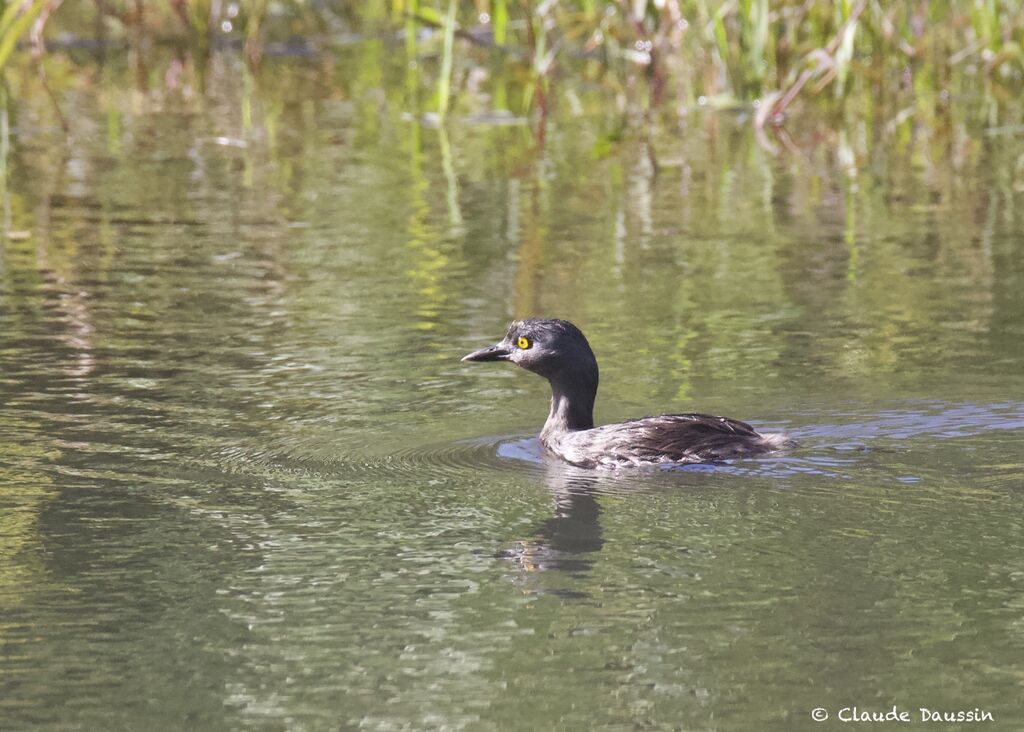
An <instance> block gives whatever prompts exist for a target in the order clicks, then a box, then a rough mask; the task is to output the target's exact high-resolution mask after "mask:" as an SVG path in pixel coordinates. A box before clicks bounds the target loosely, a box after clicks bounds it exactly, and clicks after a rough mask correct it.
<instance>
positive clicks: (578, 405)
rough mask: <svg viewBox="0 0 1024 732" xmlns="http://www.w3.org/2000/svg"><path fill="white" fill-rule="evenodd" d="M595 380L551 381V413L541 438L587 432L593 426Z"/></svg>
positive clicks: (595, 393)
mask: <svg viewBox="0 0 1024 732" xmlns="http://www.w3.org/2000/svg"><path fill="white" fill-rule="evenodd" d="M596 382H597V379H596V377H595V378H594V379H593V380H590V379H587V380H585V381H582V382H581V381H575V380H574V381H572V382H563V381H561V380H554V379H552V380H551V411H550V412H549V413H548V421H547V422H545V423H544V429H543V430H542V431H541V438H542V439H543V438H545V437H548V436H550V435H553V434H557V433H560V432H574V431H577V430H589V429H590V428H591V427H593V426H594V397H595V396H596V395H597V383H596Z"/></svg>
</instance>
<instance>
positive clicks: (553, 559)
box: [501, 461, 604, 575]
mask: <svg viewBox="0 0 1024 732" xmlns="http://www.w3.org/2000/svg"><path fill="white" fill-rule="evenodd" d="M547 462H548V465H547V471H546V474H545V483H546V484H547V486H548V488H549V489H550V490H551V492H552V494H553V495H554V498H555V512H554V515H553V516H552V517H551V518H549V519H546V520H545V521H544V522H543V523H542V524H541V525H540V527H539V528H538V529H537V532H536V534H535V535H534V536H532V537H530V538H528V539H521V540H519V541H517V542H516V543H515V544H514V545H513V547H512V548H510V549H508V550H506V551H504V552H502V554H501V556H503V557H507V558H509V559H511V560H512V561H513V563H514V564H515V565H516V566H517V567H519V568H520V569H522V570H523V571H525V572H538V571H541V570H548V569H555V570H560V571H562V572H569V573H571V574H577V575H578V574H582V573H585V572H587V571H588V570H589V569H590V567H591V566H592V565H593V558H592V556H590V555H592V554H593V553H594V552H598V551H600V550H601V547H602V546H604V538H603V537H602V535H601V533H602V532H601V522H600V516H601V505H600V503H598V497H597V493H596V485H597V476H595V475H593V474H590V473H587V472H586V471H583V470H579V469H577V468H573V467H572V466H569V465H566V464H565V463H555V462H554V461H547Z"/></svg>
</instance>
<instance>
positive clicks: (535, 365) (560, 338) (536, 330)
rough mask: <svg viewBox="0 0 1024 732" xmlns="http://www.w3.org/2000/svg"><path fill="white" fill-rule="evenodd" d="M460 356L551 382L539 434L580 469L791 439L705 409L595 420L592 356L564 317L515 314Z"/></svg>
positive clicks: (712, 454) (680, 458) (729, 451)
mask: <svg viewBox="0 0 1024 732" xmlns="http://www.w3.org/2000/svg"><path fill="white" fill-rule="evenodd" d="M462 360H463V361H511V362H512V363H514V364H516V365H518V366H522V367H523V368H524V369H527V370H528V371H533V372H534V373H535V374H539V375H540V376H543V377H544V378H546V379H547V380H548V382H549V383H550V384H551V411H550V413H549V414H548V419H547V422H545V423H544V429H543V430H542V431H541V433H540V441H541V442H542V443H543V444H544V447H546V448H547V449H548V450H549V451H550V452H552V453H554V454H555V455H557V456H558V457H560V458H562V459H563V460H566V461H568V462H570V463H572V464H573V465H578V466H580V467H584V468H598V467H600V468H619V467H625V466H633V465H653V464H659V463H699V462H708V461H714V460H726V459H729V458H735V457H743V456H745V455H758V454H764V453H768V452H773V451H776V450H779V449H780V448H783V447H786V446H787V445H789V444H791V443H790V440H789V438H788V437H786V436H785V435H779V434H760V433H758V432H755V431H754V429H753V428H752V427H751V426H750V425H748V424H746V423H745V422H739V421H737V420H734V419H729V418H728V417H713V416H711V415H707V414H663V415H661V416H659V417H645V418H643V419H635V420H631V421H629V422H619V423H617V424H607V425H603V426H601V427H594V398H595V397H596V396H597V380H598V379H597V377H598V372H597V359H596V358H595V357H594V352H593V351H592V350H591V349H590V344H589V343H588V342H587V339H586V338H585V337H584V336H583V333H581V332H580V330H579V328H577V327H576V326H575V325H573V324H572V323H570V322H568V321H565V320H540V319H536V318H531V319H530V320H516V321H513V323H512V325H511V326H509V329H508V333H506V334H505V338H504V339H503V340H501V341H500V342H499V343H496V344H495V345H493V346H490V347H489V348H482V349H480V350H479V351H474V352H473V353H470V354H468V355H467V356H465V357H463V359H462Z"/></svg>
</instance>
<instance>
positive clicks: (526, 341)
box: [516, 336, 533, 351]
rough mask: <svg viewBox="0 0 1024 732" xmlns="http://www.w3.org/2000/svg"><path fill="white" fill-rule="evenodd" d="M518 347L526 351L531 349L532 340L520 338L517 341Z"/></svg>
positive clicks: (524, 337)
mask: <svg viewBox="0 0 1024 732" xmlns="http://www.w3.org/2000/svg"><path fill="white" fill-rule="evenodd" d="M516 345H517V346H519V347H520V348H522V349H523V350H524V351H525V350H526V349H527V348H529V347H530V346H532V345H533V344H532V343H530V339H529V338H527V337H526V336H519V340H517V341H516Z"/></svg>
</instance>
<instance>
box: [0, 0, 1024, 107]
mask: <svg viewBox="0 0 1024 732" xmlns="http://www.w3.org/2000/svg"><path fill="white" fill-rule="evenodd" d="M0 6H2V7H3V15H2V20H0V66H3V65H4V64H5V63H8V62H9V61H10V57H11V55H12V52H13V51H14V49H15V48H16V47H17V46H18V44H21V45H22V46H30V47H31V49H32V54H31V55H32V56H33V57H34V59H35V60H36V62H37V63H41V62H42V59H43V58H44V57H45V53H46V49H47V48H50V49H58V48H59V49H64V50H68V49H77V50H79V51H82V50H86V49H92V50H96V49H97V48H101V49H110V48H117V47H121V48H123V47H125V46H127V47H128V48H129V49H130V50H131V51H132V52H133V53H135V54H139V55H141V56H145V55H146V53H147V51H148V50H149V49H151V48H152V47H154V46H169V47H173V48H176V49H179V51H180V52H181V53H182V54H186V55H183V56H181V60H182V62H183V67H184V66H185V65H187V64H184V62H185V61H186V59H187V61H189V62H191V63H195V64H196V68H198V69H199V70H202V68H203V67H204V64H205V59H207V58H208V57H209V54H210V53H211V52H212V51H213V50H216V49H218V48H220V49H224V48H234V49H240V50H243V51H244V56H245V58H246V59H247V61H248V63H249V65H250V68H252V69H256V68H258V67H259V65H260V64H261V62H262V60H263V58H264V57H265V56H266V55H278V56H280V55H316V54H321V53H325V52H328V51H329V50H330V49H332V48H337V47H339V46H344V45H351V44H353V43H357V42H359V41H360V40H363V39H366V38H368V37H373V38H377V39H380V40H382V41H385V42H388V44H389V49H390V51H391V52H394V53H404V54H405V55H406V56H407V61H408V63H409V66H410V73H413V74H415V75H419V74H422V75H424V76H425V77H426V79H427V81H428V84H427V85H428V87H429V89H430V92H431V94H430V96H429V97H428V98H427V99H424V100H423V103H424V105H423V109H424V110H425V112H427V113H429V114H434V115H439V116H444V115H445V114H447V113H449V112H450V111H452V110H457V109H459V108H460V107H462V106H464V104H463V101H462V100H460V93H461V92H463V91H465V90H467V89H471V90H479V89H484V90H485V91H486V92H487V94H488V97H489V100H490V102H491V104H490V109H489V110H488V111H489V112H491V113H511V114H514V115H523V114H528V113H534V114H540V115H541V116H543V115H544V114H545V113H546V112H547V109H548V106H549V103H550V102H549V98H550V96H551V87H552V86H553V85H560V84H566V85H573V86H579V85H581V84H582V85H599V86H601V87H603V88H605V89H607V90H609V91H611V92H613V93H614V95H615V99H616V101H617V103H618V104H619V105H620V106H622V107H628V108H629V109H630V110H633V111H648V110H650V109H652V108H658V107H661V106H667V107H669V108H670V109H672V110H673V111H675V112H677V113H682V114H685V113H687V112H688V111H689V110H691V109H693V108H694V107H695V106H704V105H708V106H712V107H726V108H743V109H748V110H750V112H751V119H752V121H753V122H754V123H755V124H756V125H758V126H759V127H763V126H766V125H779V124H781V123H783V122H784V119H785V113H786V112H788V111H791V109H792V105H793V104H794V103H795V102H798V101H799V102H801V103H804V104H807V103H808V102H811V101H813V102H814V103H815V104H818V105H819V106H821V107H824V108H826V109H828V110H829V111H830V112H831V113H839V112H841V111H842V110H846V109H847V108H848V107H849V106H851V104H850V103H851V100H860V101H862V102H863V101H864V100H866V99H871V100H872V102H874V103H872V104H854V105H853V106H855V108H856V111H858V112H859V113H860V114H861V115H868V116H869V115H872V114H874V113H877V112H878V111H879V110H880V109H881V110H882V111H885V112H888V115H889V116H888V119H889V120H890V121H898V119H899V116H900V115H901V114H902V115H906V114H909V113H911V112H910V111H908V110H906V108H905V104H904V103H905V102H906V101H907V100H911V99H914V100H918V102H917V103H916V104H915V106H935V105H943V104H946V103H948V101H949V99H950V98H951V96H952V95H964V94H970V95H980V97H979V98H981V99H983V100H984V101H993V100H995V101H998V100H1008V99H1012V98H1014V97H1015V96H1016V94H1017V93H1018V91H1019V89H1020V83H1021V80H1022V79H1024V55H1022V46H1024V8H1022V6H1021V5H1020V4H1019V3H1017V2H1015V1H1014V0H960V2H946V1H942V0H896V1H894V2H880V1H879V0H828V1H823V2H812V1H810V0H781V1H779V0H773V1H769V0H725V1H724V2H713V1H710V0H472V1H470V0H461V1H457V0H368V1H366V2H327V1H325V0H321V1H319V2H318V1H316V0H306V1H302V0H252V1H251V2H232V1H230V0H161V1H158V2H154V1H153V0H95V2H88V1H84V0H83V1H81V2H74V3H63V2H62V0H8V1H7V2H6V3H0ZM878 103H881V105H882V106H879V104H878Z"/></svg>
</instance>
